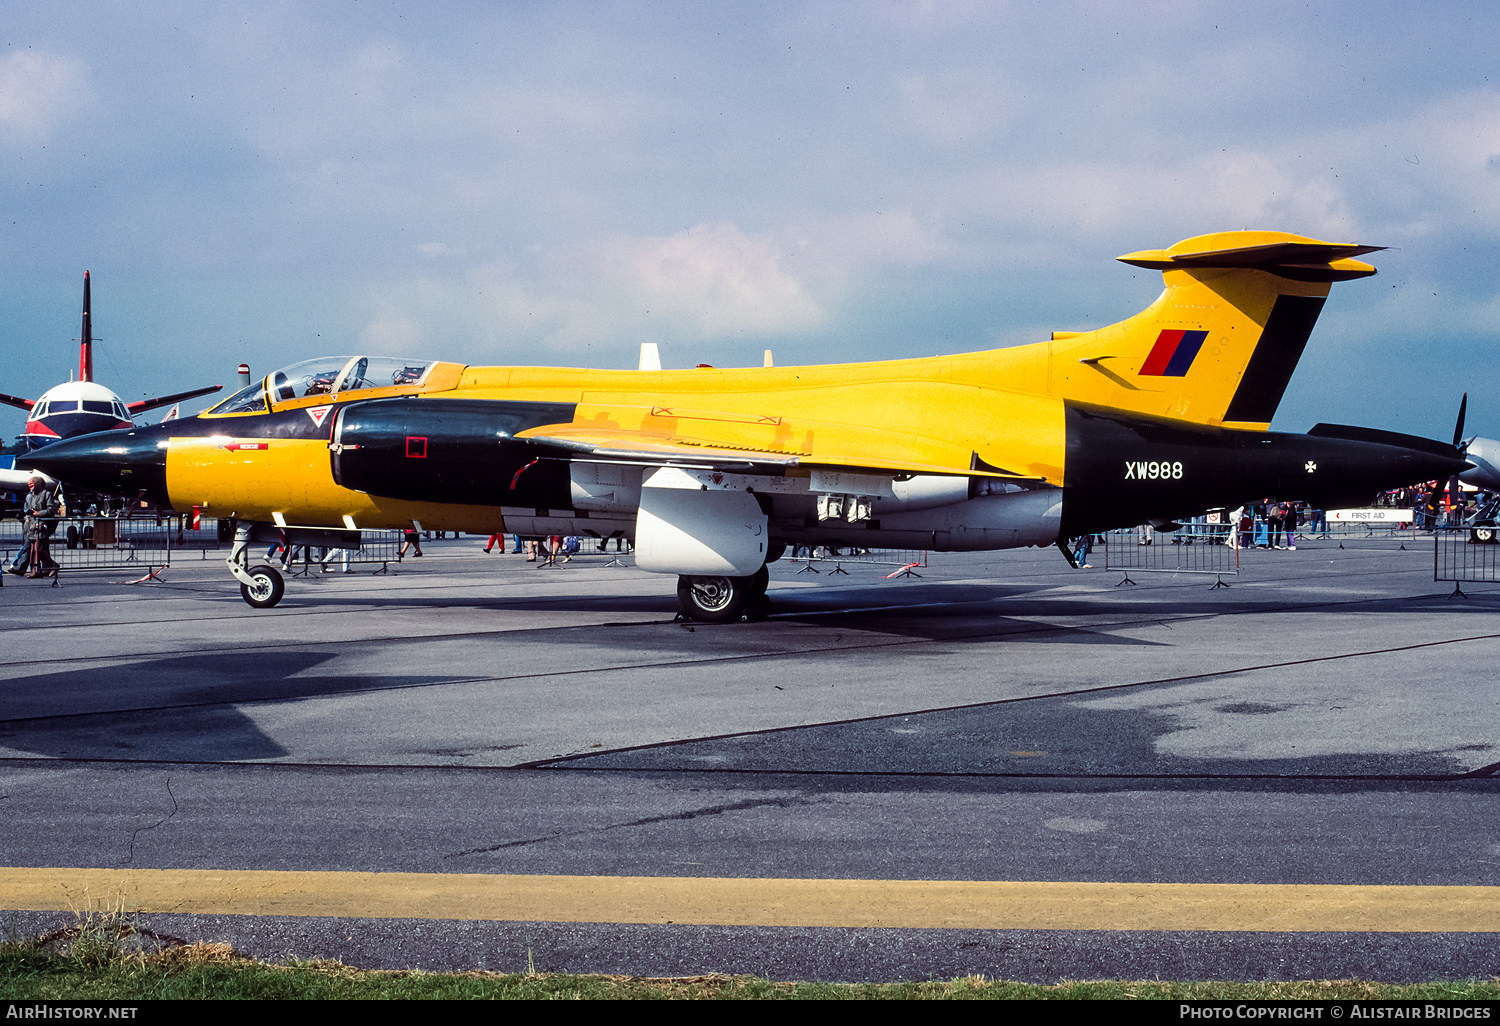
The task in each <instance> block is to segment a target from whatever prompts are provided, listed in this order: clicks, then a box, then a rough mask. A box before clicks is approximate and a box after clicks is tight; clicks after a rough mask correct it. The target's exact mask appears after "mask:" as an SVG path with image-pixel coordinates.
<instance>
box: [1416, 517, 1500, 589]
mask: <svg viewBox="0 0 1500 1026" xmlns="http://www.w3.org/2000/svg"><path fill="white" fill-rule="evenodd" d="M1484 533H1486V534H1488V536H1489V537H1488V539H1487V540H1486V539H1485V538H1484V534H1481V533H1476V532H1475V530H1474V528H1472V527H1440V528H1438V529H1437V530H1436V531H1434V532H1433V533H1432V538H1433V545H1432V579H1433V580H1434V581H1449V582H1451V583H1452V584H1453V594H1452V595H1451V596H1449V597H1450V598H1466V597H1467V596H1465V595H1464V593H1463V588H1462V587H1461V585H1464V584H1500V544H1496V543H1495V535H1494V532H1493V531H1490V532H1484Z"/></svg>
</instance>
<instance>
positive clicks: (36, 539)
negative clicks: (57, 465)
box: [24, 474, 61, 577]
mask: <svg viewBox="0 0 1500 1026" xmlns="http://www.w3.org/2000/svg"><path fill="white" fill-rule="evenodd" d="M26 488H27V492H26V504H25V507H24V510H25V530H26V550H27V551H26V556H27V563H28V564H29V565H28V566H27V569H26V576H27V577H46V576H48V575H50V574H54V573H56V572H57V564H56V563H54V562H53V561H52V552H51V546H50V544H49V543H48V539H49V538H51V537H52V529H53V527H54V525H53V524H52V523H50V522H49V521H51V520H52V519H53V518H54V517H56V516H57V513H58V510H59V509H60V507H61V504H60V503H59V502H58V501H57V496H55V495H54V494H53V493H52V492H51V491H50V490H49V489H48V488H47V485H46V482H44V481H43V480H42V477H41V475H39V474H32V475H31V477H30V478H29V479H27V481H26Z"/></svg>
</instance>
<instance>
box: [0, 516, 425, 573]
mask: <svg viewBox="0 0 1500 1026" xmlns="http://www.w3.org/2000/svg"><path fill="white" fill-rule="evenodd" d="M48 522H49V523H50V524H51V525H52V534H51V537H50V538H49V539H48V543H47V548H48V555H49V557H50V558H51V560H52V562H53V563H55V564H57V568H58V576H59V577H61V576H66V575H68V574H73V573H79V572H86V571H106V570H140V571H141V572H142V574H143V576H142V578H141V579H142V580H145V579H146V578H149V577H154V576H156V575H157V574H159V573H160V572H161V571H162V570H164V569H166V568H167V567H170V566H171V565H172V564H173V561H174V560H176V561H177V562H178V563H181V562H182V561H183V559H184V557H187V558H192V557H189V556H188V553H190V552H196V553H197V554H198V555H197V559H196V560H194V561H195V562H196V561H202V560H207V559H210V558H214V556H216V555H217V554H218V553H219V552H220V551H225V552H227V551H228V549H229V547H230V544H231V543H230V542H228V541H225V540H223V538H222V534H221V532H220V531H219V529H218V524H217V522H216V521H214V520H211V519H209V518H203V519H201V520H200V521H199V524H198V527H197V528H193V527H191V526H190V521H188V520H187V519H186V518H183V519H181V520H179V519H178V517H177V516H176V515H175V514H174V515H173V516H171V517H161V518H157V517H155V516H150V517H55V518H50V519H49V521H48ZM402 537H403V532H401V531H362V532H361V538H360V547H359V548H358V549H350V550H347V551H346V550H344V549H319V548H317V547H308V546H300V545H295V546H292V547H291V551H290V552H280V551H278V552H275V553H267V552H266V551H265V550H264V549H261V550H259V551H255V550H252V556H258V557H260V558H257V559H254V560H253V562H257V563H272V564H274V565H277V566H283V565H284V566H285V568H286V570H287V572H288V573H289V574H293V575H306V574H311V573H318V572H321V571H322V569H323V567H324V566H327V567H329V569H330V571H333V570H337V569H340V568H343V567H345V566H351V567H352V566H353V565H355V564H359V565H370V564H377V563H378V564H380V569H379V570H376V571H375V572H376V573H384V572H386V571H387V570H388V569H389V567H390V564H392V563H399V562H401V554H400V548H401V542H402ZM25 547H26V537H25V528H24V525H23V523H22V522H21V521H19V520H5V521H0V560H3V566H4V567H5V568H7V569H8V568H9V567H10V566H11V565H12V561H13V560H14V559H15V558H16V556H17V554H18V553H19V552H20V551H21V550H22V549H24V548H25ZM211 554H213V555H211ZM346 556H347V559H346V558H345V557H346ZM30 569H31V567H30V566H28V567H27V570H30ZM351 572H352V571H351ZM56 580H57V579H56V578H54V581H53V583H54V584H55V583H56Z"/></svg>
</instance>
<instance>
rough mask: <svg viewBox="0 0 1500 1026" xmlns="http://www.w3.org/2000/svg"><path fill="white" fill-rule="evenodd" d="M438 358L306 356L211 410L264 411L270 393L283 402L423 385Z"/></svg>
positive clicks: (229, 411)
mask: <svg viewBox="0 0 1500 1026" xmlns="http://www.w3.org/2000/svg"><path fill="white" fill-rule="evenodd" d="M434 362H435V361H431V360H405V359H402V358H400V357H396V356H324V357H320V358H318V359H316V360H304V361H302V362H301V363H294V364H292V365H291V366H290V367H283V368H282V369H281V370H279V371H275V372H273V373H272V374H270V375H268V376H267V377H266V379H265V380H264V381H261V382H259V383H257V384H254V385H251V386H249V387H248V388H242V389H240V390H239V391H238V392H236V393H235V394H234V395H232V396H230V397H229V398H228V399H225V400H224V401H223V402H222V403H220V404H219V405H218V406H216V407H214V408H213V409H212V410H210V411H209V412H210V413H259V412H263V411H264V410H265V409H266V397H267V396H268V395H269V396H270V400H271V402H273V403H282V402H288V401H290V400H292V399H305V398H306V397H308V396H319V395H334V394H336V393H337V394H342V393H345V392H360V391H364V390H366V389H371V388H391V387H393V386H396V385H420V384H421V383H422V382H423V381H424V380H426V378H427V372H428V371H430V370H431V369H432V367H433V364H434Z"/></svg>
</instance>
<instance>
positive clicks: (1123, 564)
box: [1104, 523, 1240, 588]
mask: <svg viewBox="0 0 1500 1026" xmlns="http://www.w3.org/2000/svg"><path fill="white" fill-rule="evenodd" d="M1231 530H1233V528H1232V527H1231V525H1228V524H1200V523H1190V524H1183V525H1182V526H1181V527H1179V528H1178V529H1177V530H1175V531H1170V532H1168V531H1158V530H1155V529H1154V528H1150V529H1148V528H1141V527H1129V528H1125V529H1124V530H1118V531H1106V532H1104V569H1106V570H1115V571H1119V572H1122V573H1124V575H1125V577H1124V579H1122V580H1121V581H1120V584H1135V583H1136V582H1135V581H1132V580H1131V579H1130V575H1131V574H1132V573H1149V574H1212V575H1213V576H1214V577H1215V578H1217V580H1216V581H1215V583H1214V584H1213V585H1212V588H1227V587H1229V585H1228V584H1227V583H1225V581H1224V578H1225V577H1234V576H1236V575H1238V574H1239V572H1240V550H1239V547H1238V546H1237V545H1234V544H1232V543H1231V539H1230V531H1231ZM1115 587H1119V584H1117V585H1115Z"/></svg>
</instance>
